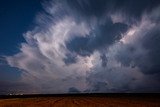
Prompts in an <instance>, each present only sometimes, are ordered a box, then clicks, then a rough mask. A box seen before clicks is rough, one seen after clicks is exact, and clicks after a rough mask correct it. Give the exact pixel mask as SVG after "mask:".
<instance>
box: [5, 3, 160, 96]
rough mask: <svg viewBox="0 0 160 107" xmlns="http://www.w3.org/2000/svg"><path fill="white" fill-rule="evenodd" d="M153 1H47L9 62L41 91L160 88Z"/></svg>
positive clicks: (157, 25) (137, 90) (157, 30)
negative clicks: (18, 49)
mask: <svg viewBox="0 0 160 107" xmlns="http://www.w3.org/2000/svg"><path fill="white" fill-rule="evenodd" d="M150 2H151V1H150V0H147V1H145V2H142V1H140V2H137V1H130V0H129V1H126V0H123V1H116V0H115V1H106V0H100V1H91V0H88V1H86V0H81V1H78V0H74V1H72V0H67V1H62V2H60V1H58V0H55V1H50V2H49V3H48V2H46V3H44V4H43V6H44V9H45V12H42V13H40V14H39V15H37V17H36V20H37V23H38V24H37V26H36V27H35V29H33V30H31V31H28V32H26V33H25V34H24V38H25V40H26V42H25V43H22V44H21V47H20V52H18V53H17V54H15V55H12V56H6V60H7V63H8V64H9V65H10V67H15V68H17V69H19V70H20V71H21V76H20V81H22V83H23V84H27V86H28V87H31V89H32V88H33V89H34V92H37V93H68V91H69V92H79V91H80V92H153V91H159V90H160V87H159V81H160V80H159V78H158V77H159V61H160V59H159V56H158V55H159V50H160V48H159V28H160V27H159V14H158V11H159V9H157V8H155V9H153V7H155V6H156V5H157V2H156V1H154V2H153V3H152V4H151V5H150V4H149V3H150ZM110 4H112V5H111V6H109V5H110ZM108 6H109V7H108ZM112 6H113V7H115V9H113V8H112ZM132 6H133V7H137V8H136V10H134V8H132ZM130 13H133V14H130ZM123 15H124V16H123ZM122 16H123V17H122ZM4 87H8V86H4ZM9 87H10V86H9ZM24 87H25V86H24ZM17 88H19V87H17ZM24 90H25V89H24Z"/></svg>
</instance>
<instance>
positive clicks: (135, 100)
mask: <svg viewBox="0 0 160 107" xmlns="http://www.w3.org/2000/svg"><path fill="white" fill-rule="evenodd" d="M0 107H160V99H159V97H158V98H157V97H138V95H137V96H136V97H134V96H124V97H122V96H120V97H118V96H116V97H115V96H114V97H112V96H83V95H81V96H76V95H72V96H70V95H67V96H49V97H44V96H43V97H38V96H35V97H25V98H20V97H19V98H15V97H14V98H1V99H0Z"/></svg>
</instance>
